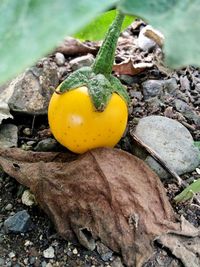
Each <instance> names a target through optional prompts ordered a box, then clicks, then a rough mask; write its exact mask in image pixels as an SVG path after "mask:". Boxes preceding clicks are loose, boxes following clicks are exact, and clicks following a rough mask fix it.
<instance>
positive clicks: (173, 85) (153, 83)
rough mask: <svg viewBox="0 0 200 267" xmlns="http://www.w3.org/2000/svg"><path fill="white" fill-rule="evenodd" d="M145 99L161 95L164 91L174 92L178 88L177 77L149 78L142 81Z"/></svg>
mask: <svg viewBox="0 0 200 267" xmlns="http://www.w3.org/2000/svg"><path fill="white" fill-rule="evenodd" d="M142 88H143V95H144V99H145V100H147V99H149V98H151V97H155V96H159V95H161V94H163V93H173V92H174V91H175V90H176V89H177V88H178V85H177V82H176V79H175V78H171V79H168V80H147V81H145V82H143V83H142Z"/></svg>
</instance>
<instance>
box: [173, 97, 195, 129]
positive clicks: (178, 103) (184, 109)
mask: <svg viewBox="0 0 200 267" xmlns="http://www.w3.org/2000/svg"><path fill="white" fill-rule="evenodd" d="M174 105H175V108H176V110H177V111H179V112H180V113H182V115H183V116H184V117H185V118H187V119H188V120H191V121H192V122H194V123H195V124H196V125H197V126H200V116H198V115H197V113H196V112H195V111H194V110H193V109H192V108H191V107H190V106H189V105H188V104H187V103H185V102H184V101H182V100H180V99H176V100H175V101H174Z"/></svg>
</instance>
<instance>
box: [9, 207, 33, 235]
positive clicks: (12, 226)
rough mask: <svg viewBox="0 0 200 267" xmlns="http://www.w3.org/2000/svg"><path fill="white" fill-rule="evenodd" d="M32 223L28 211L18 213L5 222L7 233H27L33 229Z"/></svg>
mask: <svg viewBox="0 0 200 267" xmlns="http://www.w3.org/2000/svg"><path fill="white" fill-rule="evenodd" d="M31 226H32V221H31V218H30V215H29V214H28V212H27V211H26V210H22V211H18V212H17V213H15V215H13V216H9V217H8V218H7V219H6V220H5V221H4V231H5V233H10V232H13V233H21V234H22V233H25V232H27V231H29V230H30V229H31Z"/></svg>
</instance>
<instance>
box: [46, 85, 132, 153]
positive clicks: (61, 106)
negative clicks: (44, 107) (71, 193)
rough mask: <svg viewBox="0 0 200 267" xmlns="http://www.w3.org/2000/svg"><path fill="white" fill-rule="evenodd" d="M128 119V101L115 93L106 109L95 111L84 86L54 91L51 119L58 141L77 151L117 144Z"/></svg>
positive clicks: (52, 129)
mask: <svg viewBox="0 0 200 267" xmlns="http://www.w3.org/2000/svg"><path fill="white" fill-rule="evenodd" d="M127 119H128V108H127V104H126V102H125V101H124V100H123V99H122V98H121V96H119V95H118V94H116V93H113V94H112V97H111V99H110V101H109V103H108V105H107V106H106V108H105V110H104V111H103V112H98V111H96V109H95V107H94V106H93V103H92V101H91V98H90V96H89V94H88V89H87V87H85V86H82V87H79V88H76V89H73V90H70V91H68V92H65V93H63V94H61V95H59V94H56V93H54V94H53V95H52V98H51V100H50V103H49V108H48V120H49V125H50V129H51V131H52V133H53V135H54V137H55V138H56V139H57V141H58V142H59V143H60V144H62V145H63V146H65V147H67V148H68V149H69V150H71V151H73V152H75V153H84V152H86V151H88V150H90V149H93V148H97V147H114V146H115V145H116V144H117V143H118V141H119V140H120V138H121V137H122V135H123V133H124V131H125V128H126V124H127Z"/></svg>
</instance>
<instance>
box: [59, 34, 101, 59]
mask: <svg viewBox="0 0 200 267" xmlns="http://www.w3.org/2000/svg"><path fill="white" fill-rule="evenodd" d="M97 50H98V48H97V47H96V48H95V47H90V46H88V45H86V44H83V43H81V42H80V41H79V40H77V39H75V38H72V37H68V38H66V39H65V40H64V42H63V43H62V44H61V45H60V46H59V47H58V48H57V49H56V51H57V52H60V53H63V54H64V55H67V56H73V55H77V54H78V55H85V54H88V53H91V54H96V53H97Z"/></svg>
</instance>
